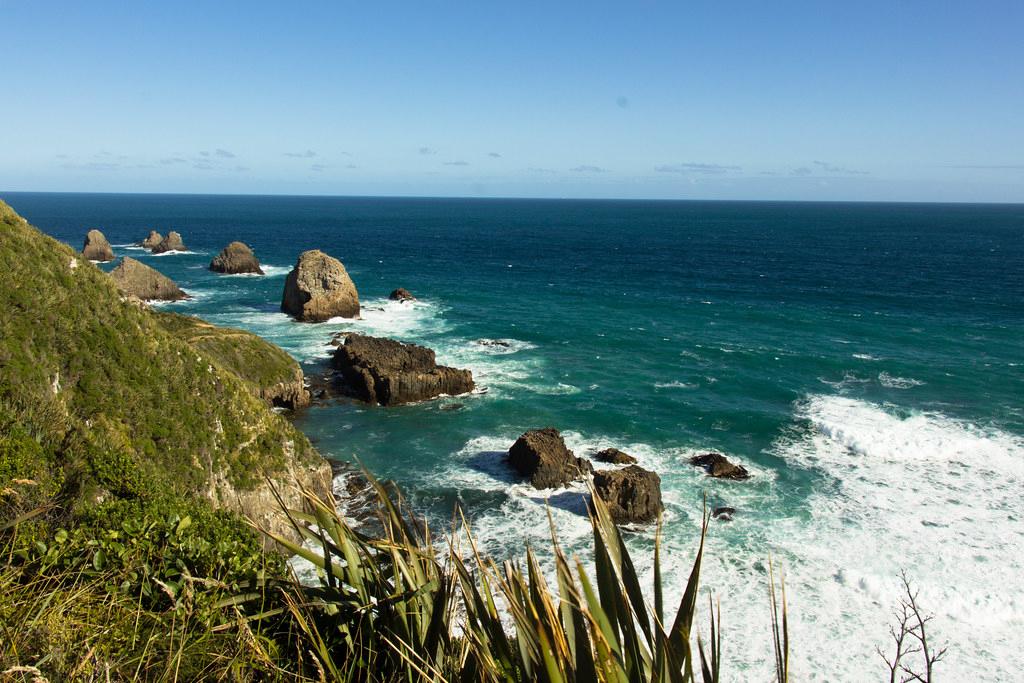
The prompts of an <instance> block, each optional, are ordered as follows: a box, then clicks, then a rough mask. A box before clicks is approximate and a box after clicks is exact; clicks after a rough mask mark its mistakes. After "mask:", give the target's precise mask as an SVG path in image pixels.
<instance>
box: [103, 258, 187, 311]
mask: <svg viewBox="0 0 1024 683" xmlns="http://www.w3.org/2000/svg"><path fill="white" fill-rule="evenodd" d="M110 277H112V278H114V284H116V285H117V288H118V289H119V290H121V293H122V294H125V295H127V296H134V297H136V298H137V299H142V300H143V301H180V300H182V299H187V298H188V294H186V293H185V292H183V291H181V289H180V288H179V287H178V285H176V284H175V283H174V280H172V279H171V278H169V277H167V276H166V275H164V274H163V273H161V272H159V271H157V270H154V269H153V268H150V267H149V266H147V265H146V264H144V263H139V262H138V261H136V260H135V259H133V258H129V257H127V256H125V257H124V258H122V259H121V262H120V263H118V264H117V267H115V268H114V269H113V270H112V271H110Z"/></svg>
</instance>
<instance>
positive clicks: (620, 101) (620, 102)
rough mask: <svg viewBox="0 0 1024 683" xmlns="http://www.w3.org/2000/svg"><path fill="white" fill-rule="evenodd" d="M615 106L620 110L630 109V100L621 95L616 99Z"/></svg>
mask: <svg viewBox="0 0 1024 683" xmlns="http://www.w3.org/2000/svg"><path fill="white" fill-rule="evenodd" d="M615 105H616V106H617V107H618V108H619V109H629V98H628V97H626V96H625V95H619V96H618V97H616V98H615Z"/></svg>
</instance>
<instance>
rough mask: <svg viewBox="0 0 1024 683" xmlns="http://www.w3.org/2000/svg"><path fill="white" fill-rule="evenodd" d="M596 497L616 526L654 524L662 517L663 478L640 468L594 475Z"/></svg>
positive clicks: (601, 472) (632, 466)
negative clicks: (606, 509) (605, 507)
mask: <svg viewBox="0 0 1024 683" xmlns="http://www.w3.org/2000/svg"><path fill="white" fill-rule="evenodd" d="M594 494H595V495H596V496H597V497H598V498H600V499H601V500H602V501H604V503H605V505H607V506H608V512H609V513H611V516H612V520H613V521H614V522H615V523H616V524H637V523H640V524H642V523H645V522H653V521H654V520H656V519H657V518H658V515H659V514H661V511H662V509H663V505H662V503H661V477H659V476H658V475H657V474H655V473H654V472H651V471H649V470H645V469H644V468H642V467H638V466H637V465H629V466H627V467H623V468H622V469H618V470H599V471H598V472H596V473H594Z"/></svg>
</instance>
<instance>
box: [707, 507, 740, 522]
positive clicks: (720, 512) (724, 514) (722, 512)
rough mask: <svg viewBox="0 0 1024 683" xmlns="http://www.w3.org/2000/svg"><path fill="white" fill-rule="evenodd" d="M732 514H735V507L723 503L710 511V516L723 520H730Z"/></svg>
mask: <svg viewBox="0 0 1024 683" xmlns="http://www.w3.org/2000/svg"><path fill="white" fill-rule="evenodd" d="M734 514H736V508H731V507H728V506H725V505H723V506H722V507H717V508H715V510H714V512H712V513H711V516H712V517H714V518H715V519H719V520H721V521H723V522H731V521H732V516H733V515H734Z"/></svg>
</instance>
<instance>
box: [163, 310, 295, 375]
mask: <svg viewBox="0 0 1024 683" xmlns="http://www.w3.org/2000/svg"><path fill="white" fill-rule="evenodd" d="M156 320H157V322H158V323H160V325H161V326H162V327H163V328H164V329H165V330H167V331H168V332H170V333H171V334H173V335H174V336H175V337H177V338H178V339H184V340H185V341H187V342H188V343H189V344H191V345H192V347H193V348H194V349H196V350H197V351H199V352H200V353H202V354H203V356H205V357H206V358H210V359H212V360H214V361H215V362H217V363H218V364H219V365H220V366H221V367H223V368H225V369H226V370H229V371H231V373H232V374H234V375H236V376H238V377H241V378H242V379H243V380H245V381H247V382H249V383H250V384H252V385H253V387H254V388H255V390H256V391H257V393H258V390H259V389H263V388H266V387H272V386H274V385H275V384H280V383H285V382H292V381H294V380H295V378H296V375H297V373H299V372H301V370H300V368H299V364H298V363H297V362H295V359H294V358H292V357H291V356H289V355H288V353H287V352H286V351H284V350H283V349H281V348H279V347H277V346H274V345H273V344H269V343H267V342H266V341H264V340H263V339H261V338H260V337H258V336H257V335H255V334H253V333H251V332H246V331H244V330H236V329H232V328H226V327H217V326H215V325H211V324H210V323H207V322H203V321H202V320H200V319H199V318H193V317H189V316H183V315H177V314H175V313H157V314H156Z"/></svg>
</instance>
